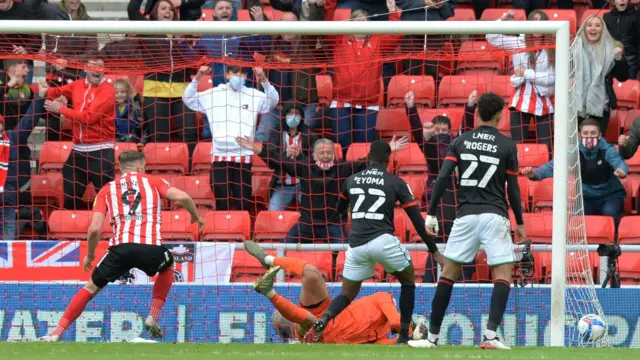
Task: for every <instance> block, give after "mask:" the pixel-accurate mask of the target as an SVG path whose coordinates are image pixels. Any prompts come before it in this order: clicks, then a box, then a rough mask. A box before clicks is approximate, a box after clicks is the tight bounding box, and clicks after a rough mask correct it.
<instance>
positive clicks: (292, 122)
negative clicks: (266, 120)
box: [267, 106, 318, 211]
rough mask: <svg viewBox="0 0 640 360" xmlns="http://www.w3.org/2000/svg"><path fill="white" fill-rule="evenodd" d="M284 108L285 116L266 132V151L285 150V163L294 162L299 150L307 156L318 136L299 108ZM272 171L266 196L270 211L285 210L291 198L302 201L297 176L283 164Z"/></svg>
mask: <svg viewBox="0 0 640 360" xmlns="http://www.w3.org/2000/svg"><path fill="white" fill-rule="evenodd" d="M283 111H284V114H285V116H284V117H283V119H282V120H281V123H280V124H279V125H278V126H276V127H274V128H273V129H271V132H270V133H269V141H268V142H267V146H268V149H269V150H268V151H269V153H276V152H285V153H286V159H282V160H283V161H285V162H287V161H288V162H294V161H295V159H296V158H297V157H298V155H300V152H302V153H303V156H304V157H306V158H308V157H309V153H310V150H311V146H312V145H313V144H314V143H315V142H316V140H317V139H318V136H317V135H316V134H315V133H313V131H312V130H310V129H309V128H308V127H307V125H306V124H305V121H306V118H305V117H304V111H303V108H302V107H295V106H289V107H288V108H285V109H284V110H283ZM274 170H275V172H274V174H273V177H272V178H271V184H270V188H272V189H273V191H272V192H271V197H270V198H269V211H277V210H284V208H285V207H286V206H289V205H290V204H291V202H292V201H293V199H298V204H300V203H301V202H302V192H301V191H300V179H298V178H297V177H295V176H291V175H289V174H287V172H286V171H284V170H283V169H282V167H275V168H274Z"/></svg>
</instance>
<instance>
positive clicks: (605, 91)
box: [575, 15, 629, 134]
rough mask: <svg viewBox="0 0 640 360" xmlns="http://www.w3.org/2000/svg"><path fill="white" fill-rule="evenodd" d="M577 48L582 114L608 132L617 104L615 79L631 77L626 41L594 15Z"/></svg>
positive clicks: (581, 32) (578, 100)
mask: <svg viewBox="0 0 640 360" xmlns="http://www.w3.org/2000/svg"><path fill="white" fill-rule="evenodd" d="M575 47H576V56H575V62H576V74H575V84H576V92H577V95H576V105H577V108H578V116H579V117H580V119H586V118H591V119H595V120H597V121H598V122H599V123H600V131H601V132H602V133H603V134H606V133H607V125H608V124H609V116H610V115H611V110H613V109H615V108H616V107H617V99H616V94H615V92H614V91H613V78H614V77H615V78H616V79H618V81H626V80H627V79H628V78H629V65H628V64H627V60H625V58H624V56H623V55H624V52H623V49H622V44H620V43H618V42H617V41H615V40H614V39H613V38H612V37H611V35H610V34H609V31H608V30H607V28H606V26H605V25H604V21H603V20H602V18H601V17H600V16H597V15H591V16H589V17H587V19H586V20H585V21H584V22H583V23H582V26H580V29H579V30H578V35H577V36H576V40H575Z"/></svg>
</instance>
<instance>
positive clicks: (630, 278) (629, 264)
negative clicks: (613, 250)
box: [618, 253, 640, 286]
mask: <svg viewBox="0 0 640 360" xmlns="http://www.w3.org/2000/svg"><path fill="white" fill-rule="evenodd" d="M618 271H620V283H621V284H622V285H635V286H638V285H640V256H638V253H623V254H622V255H620V257H619V258H618Z"/></svg>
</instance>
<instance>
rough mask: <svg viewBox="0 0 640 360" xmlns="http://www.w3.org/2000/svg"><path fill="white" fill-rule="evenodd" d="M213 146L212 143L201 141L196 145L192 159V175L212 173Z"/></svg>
mask: <svg viewBox="0 0 640 360" xmlns="http://www.w3.org/2000/svg"><path fill="white" fill-rule="evenodd" d="M212 147H213V144H212V143H211V141H201V142H199V143H198V144H197V145H196V148H195V149H194V150H193V158H192V159H191V173H192V174H194V175H195V174H199V173H206V174H209V171H211V148H212Z"/></svg>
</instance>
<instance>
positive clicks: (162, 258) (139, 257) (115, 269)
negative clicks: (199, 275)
mask: <svg viewBox="0 0 640 360" xmlns="http://www.w3.org/2000/svg"><path fill="white" fill-rule="evenodd" d="M172 265H173V254H171V251H169V249H167V248H166V247H164V246H157V245H146V244H130V243H127V244H119V245H115V246H111V247H109V250H107V254H106V255H105V256H104V258H102V261H100V263H99V264H98V266H97V267H96V268H95V270H93V273H92V274H91V280H92V281H93V283H94V284H95V285H96V286H97V287H99V288H103V287H105V286H107V284H108V283H110V282H114V281H116V280H118V279H120V278H121V277H122V276H123V275H125V274H126V273H128V272H129V270H131V269H133V268H136V269H139V270H142V271H144V272H145V273H146V274H147V275H149V276H154V275H155V274H157V273H159V272H162V271H164V270H166V269H169V268H170V267H171V266H172Z"/></svg>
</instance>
